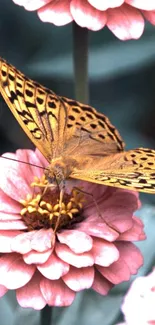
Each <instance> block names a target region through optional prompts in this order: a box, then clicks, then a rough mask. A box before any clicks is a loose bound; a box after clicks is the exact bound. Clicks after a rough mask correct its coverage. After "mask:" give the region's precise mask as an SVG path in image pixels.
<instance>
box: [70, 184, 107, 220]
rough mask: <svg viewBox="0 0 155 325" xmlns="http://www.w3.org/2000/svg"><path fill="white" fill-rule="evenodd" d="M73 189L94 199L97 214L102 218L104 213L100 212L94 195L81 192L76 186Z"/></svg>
mask: <svg viewBox="0 0 155 325" xmlns="http://www.w3.org/2000/svg"><path fill="white" fill-rule="evenodd" d="M73 189H75V190H76V191H78V192H81V193H83V194H84V195H88V196H90V197H91V198H92V200H93V202H94V204H95V207H96V210H97V212H98V215H99V217H100V218H102V213H101V211H100V209H99V206H98V204H97V202H96V200H95V198H94V195H93V194H91V193H88V192H85V191H83V190H81V189H80V188H78V187H76V186H74V187H73ZM102 219H103V218H102Z"/></svg>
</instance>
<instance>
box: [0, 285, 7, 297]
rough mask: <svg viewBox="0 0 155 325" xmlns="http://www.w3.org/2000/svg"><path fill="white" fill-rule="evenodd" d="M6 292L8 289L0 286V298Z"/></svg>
mask: <svg viewBox="0 0 155 325" xmlns="http://www.w3.org/2000/svg"><path fill="white" fill-rule="evenodd" d="M7 291H8V289H7V288H5V287H4V286H3V285H1V284H0V297H3V296H4V295H5V294H6V292H7Z"/></svg>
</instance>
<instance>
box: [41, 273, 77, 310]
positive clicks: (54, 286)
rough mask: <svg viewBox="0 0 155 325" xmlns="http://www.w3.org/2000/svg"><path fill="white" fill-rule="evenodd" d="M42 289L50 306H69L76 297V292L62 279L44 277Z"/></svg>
mask: <svg viewBox="0 0 155 325" xmlns="http://www.w3.org/2000/svg"><path fill="white" fill-rule="evenodd" d="M40 289H41V292H42V294H43V297H44V299H45V300H46V302H47V304H48V305H49V306H69V305H71V303H72V302H73V300H74V298H75V292H74V291H72V290H71V289H69V288H68V287H67V286H66V285H65V283H64V282H63V281H62V280H61V279H59V280H54V281H52V280H48V279H45V278H43V279H42V280H41V283H40Z"/></svg>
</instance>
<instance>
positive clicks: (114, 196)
mask: <svg viewBox="0 0 155 325" xmlns="http://www.w3.org/2000/svg"><path fill="white" fill-rule="evenodd" d="M137 208H138V202H137V196H136V195H135V194H134V193H133V192H131V191H130V192H129V191H126V190H120V189H119V190H113V192H111V195H109V197H108V198H107V199H105V200H102V201H101V202H100V203H99V209H100V211H103V213H102V218H103V221H104V222H106V223H107V224H108V225H109V227H112V228H114V229H115V230H116V231H118V232H119V233H121V232H124V231H126V230H128V229H130V228H131V227H132V225H133V220H132V215H133V213H134V211H135V210H136V209H137ZM94 213H95V207H94V211H93V215H94ZM89 214H90V213H89ZM100 219H101V218H100Z"/></svg>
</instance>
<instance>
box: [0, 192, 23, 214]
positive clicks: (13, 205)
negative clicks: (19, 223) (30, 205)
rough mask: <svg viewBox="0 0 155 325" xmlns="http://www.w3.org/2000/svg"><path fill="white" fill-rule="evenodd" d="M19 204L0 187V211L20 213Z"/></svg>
mask: <svg viewBox="0 0 155 325" xmlns="http://www.w3.org/2000/svg"><path fill="white" fill-rule="evenodd" d="M20 211H21V204H19V203H18V202H16V201H15V200H13V199H11V197H9V196H8V195H7V194H6V193H4V192H3V191H2V190H1V189H0V212H5V213H20Z"/></svg>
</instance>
